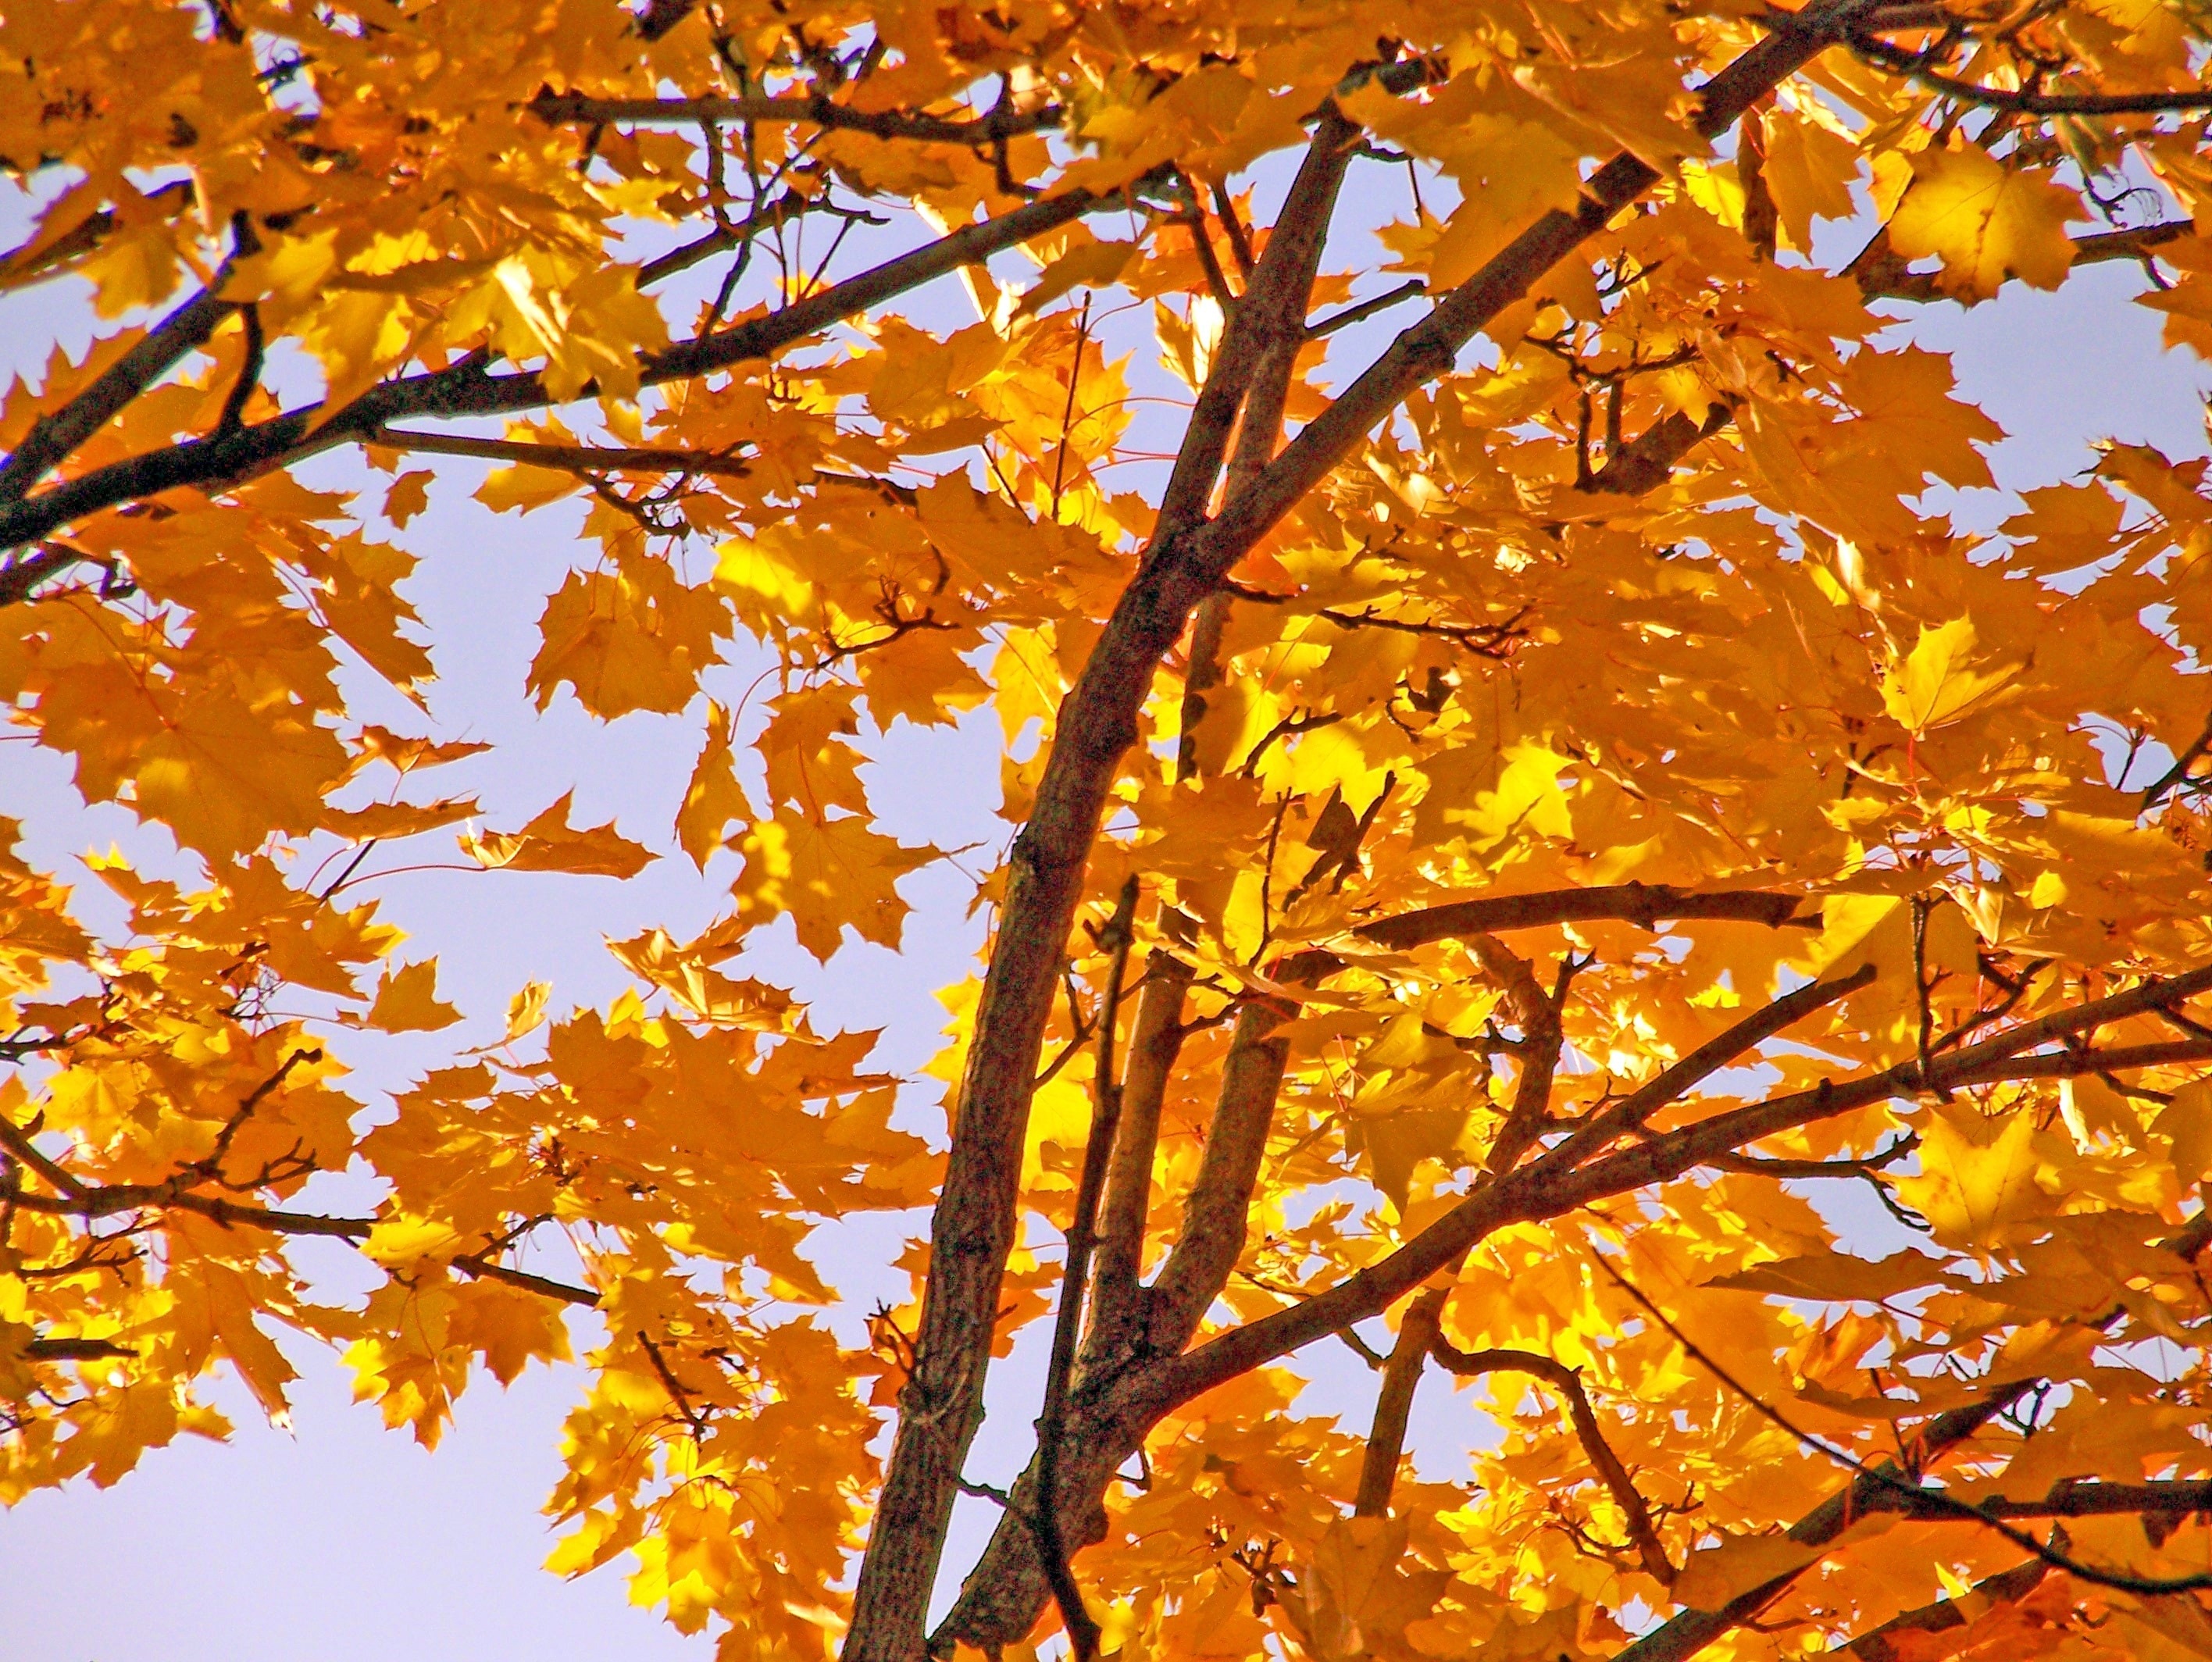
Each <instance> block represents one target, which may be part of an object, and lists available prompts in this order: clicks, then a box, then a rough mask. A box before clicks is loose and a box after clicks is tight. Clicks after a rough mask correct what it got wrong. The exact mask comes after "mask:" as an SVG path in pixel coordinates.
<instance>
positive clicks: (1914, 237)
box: [1889, 147, 2081, 300]
mask: <svg viewBox="0 0 2212 1662" xmlns="http://www.w3.org/2000/svg"><path fill="white" fill-rule="evenodd" d="M2080 215H2081V197H2078V196H2077V195H2075V192H2073V191H2069V190H2068V189H2067V188H2066V187H2065V186H2064V185H2053V184H2052V183H2051V181H2050V180H2049V179H2047V178H2045V177H2043V176H2041V175H2039V174H2034V173H2023V172H2021V171H2020V170H2019V169H2017V168H2013V167H2006V166H2005V165H2004V164H2003V163H2002V162H1999V161H1994V160H1992V159H1991V158H1990V156H1989V155H1987V154H1986V153H1985V152H1984V151H1981V150H1978V149H1972V148H1971V147H1969V148H1967V149H1960V150H1923V152H1921V153H1920V154H1919V155H1916V156H1915V157H1913V158H1912V188H1911V190H1910V191H1906V192H1905V200H1904V201H1903V202H1902V203H1899V204H1898V209H1897V212H1896V214H1895V215H1893V217H1892V218H1891V220H1890V221H1889V240H1890V245H1891V246H1893V247H1894V248H1895V249H1896V250H1897V252H1899V253H1900V254H1902V255H1904V256H1905V258H1907V259H1920V258H1926V257H1928V256H1930V255H1932V256H1934V257H1936V258H1939V259H1941V260H1942V262H1943V274H1942V279H1941V281H1942V286H1943V287H1944V288H1947V289H1948V290H1949V291H1950V292H1952V293H1953V294H1963V295H1972V296H1973V297H1974V298H1976V299H1978V300H1987V299H1988V298H1989V297H1990V295H1992V294H1996V292H1997V290H1998V288H2000V287H2002V284H2003V282H2004V280H2005V279H2006V278H2007V277H2018V278H2020V279H2021V281H2023V282H2027V283H2030V284H2033V286H2034V287H2035V288H2057V287H2058V285H2059V284H2060V283H2061V282H2063V281H2064V280H2065V277H2066V272H2067V269H2068V268H2069V266H2070V265H2072V264H2073V262H2074V240H2073V239H2072V238H2071V237H2069V236H2068V235H2067V234H2066V227H2067V224H2068V222H2069V221H2072V220H2074V219H2076V218H2078V217H2080Z"/></svg>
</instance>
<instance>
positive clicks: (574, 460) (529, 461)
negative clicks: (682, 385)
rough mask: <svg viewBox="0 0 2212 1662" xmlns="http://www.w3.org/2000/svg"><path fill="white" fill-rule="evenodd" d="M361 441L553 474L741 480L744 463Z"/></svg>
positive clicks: (391, 437) (450, 436) (514, 445)
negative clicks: (667, 475) (693, 475)
mask: <svg viewBox="0 0 2212 1662" xmlns="http://www.w3.org/2000/svg"><path fill="white" fill-rule="evenodd" d="M367 442H368V443H369V444H372V445H378V446H384V447H386V448H387V449H392V450H406V451H419V452H422V453H424V454H426V455H433V456H468V457H473V458H477V459H478V460H481V461H487V462H506V463H509V464H513V465H514V466H516V467H536V468H549V469H551V470H553V471H555V472H557V473H578V474H591V473H701V474H708V475H712V476H715V477H718V478H725V479H742V478H744V476H746V475H748V474H749V473H750V472H751V471H752V468H751V466H750V464H748V463H746V462H745V461H744V460H743V459H742V458H738V457H736V456H732V455H731V454H729V453H728V452H717V451H697V450H674V449H669V450H661V449H654V448H652V447H650V446H630V445H541V444H536V443H528V444H526V443H520V442H517V441H515V440H509V439H471V438H469V437H466V436H465V435H464V434H458V433H413V432H409V431H406V430H404V429H402V428H389V427H384V428H377V430H376V431H375V432H374V433H372V434H369V435H368V440H367Z"/></svg>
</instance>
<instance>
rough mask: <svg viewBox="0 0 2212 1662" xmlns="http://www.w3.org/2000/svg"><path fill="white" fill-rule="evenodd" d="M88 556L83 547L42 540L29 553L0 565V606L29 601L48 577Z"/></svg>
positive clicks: (87, 559) (60, 572) (89, 558)
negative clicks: (32, 593) (72, 546)
mask: <svg viewBox="0 0 2212 1662" xmlns="http://www.w3.org/2000/svg"><path fill="white" fill-rule="evenodd" d="M91 558H92V555H89V554H88V553H86V552H85V551H84V550H83V549H76V548H71V547H70V545H69V544H68V543H42V544H41V545H40V546H39V547H38V548H36V549H32V550H31V551H30V552H29V553H28V554H24V555H17V556H16V557H15V558H14V559H12V560H10V561H8V562H7V564H5V565H0V606H12V605H14V604H16V603H17V602H18V601H22V600H28V599H29V598H30V597H31V591H33V590H34V589H36V588H37V587H38V586H39V585H40V584H41V583H43V582H45V581H46V579H48V578H50V577H58V576H60V575H61V574H62V573H64V572H65V571H69V570H70V569H72V568H73V567H77V566H80V565H82V564H84V563H85V562H86V561H89V560H91Z"/></svg>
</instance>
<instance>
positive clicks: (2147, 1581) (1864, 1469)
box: [1595, 1254, 2212, 1596]
mask: <svg viewBox="0 0 2212 1662" xmlns="http://www.w3.org/2000/svg"><path fill="white" fill-rule="evenodd" d="M1595 1261H1596V1264H1597V1266H1598V1268H1599V1269H1601V1270H1602V1271H1604V1272H1605V1273H1606V1274H1607V1276H1608V1277H1611V1278H1612V1280H1613V1283H1614V1284H1615V1285H1616V1286H1618V1287H1619V1288H1620V1289H1621V1291H1623V1292H1625V1293H1626V1294H1627V1295H1629V1296H1630V1297H1631V1298H1632V1299H1634V1300H1635V1301H1636V1302H1637V1303H1638V1305H1640V1306H1641V1307H1643V1308H1644V1312H1645V1313H1647V1314H1649V1315H1650V1318H1651V1319H1653V1320H1654V1321H1656V1322H1657V1323H1658V1324H1659V1325H1660V1326H1661V1327H1662V1328H1664V1329H1665V1330H1666V1331H1667V1333H1668V1337H1671V1338H1672V1339H1673V1340H1674V1343H1675V1344H1679V1345H1680V1346H1681V1347H1682V1350H1683V1351H1684V1352H1685V1353H1686V1355H1688V1356H1690V1357H1691V1359H1692V1360H1693V1361H1694V1362H1697V1363H1698V1365H1699V1367H1701V1368H1704V1369H1705V1371H1706V1372H1707V1373H1709V1374H1711V1375H1712V1376H1713V1377H1714V1378H1715V1379H1716V1380H1719V1381H1720V1382H1721V1383H1722V1384H1723V1385H1724V1386H1727V1387H1728V1389H1729V1391H1730V1392H1732V1393H1733V1394H1735V1396H1736V1397H1738V1398H1741V1400H1742V1402H1743V1404H1744V1405H1745V1406H1746V1407H1747V1408H1749V1409H1751V1410H1753V1412H1754V1413H1756V1414H1758V1415H1759V1416H1760V1417H1761V1418H1763V1419H1765V1420H1767V1421H1769V1422H1771V1423H1772V1424H1774V1425H1775V1426H1776V1427H1777V1428H1779V1429H1780V1430H1782V1431H1784V1432H1785V1433H1787V1434H1788V1435H1790V1436H1792V1437H1794V1438H1796V1440H1797V1441H1798V1442H1799V1443H1800V1444H1802V1446H1803V1447H1806V1448H1808V1449H1809V1450H1811V1451H1813V1452H1814V1453H1819V1454H1821V1455H1823V1456H1825V1457H1826V1458H1827V1459H1830V1460H1832V1461H1834V1462H1835V1463H1836V1464H1837V1465H1839V1466H1841V1467H1843V1468H1844V1470H1845V1471H1849V1472H1850V1473H1852V1474H1853V1475H1854V1477H1857V1478H1861V1479H1866V1478H1871V1479H1873V1480H1874V1481H1875V1494H1874V1495H1873V1496H1871V1497H1870V1504H1869V1507H1868V1510H1869V1511H1881V1510H1886V1509H1887V1508H1888V1507H1890V1506H1892V1505H1893V1504H1894V1505H1895V1506H1896V1507H1897V1508H1898V1509H1899V1510H1900V1511H1902V1512H1904V1513H1905V1515H1907V1516H1909V1517H1913V1518H1929V1519H1942V1520H1944V1521H1949V1522H1958V1523H1970V1524H1978V1525H1980V1526H1982V1527H1983V1528H1984V1529H1988V1530H1991V1531H1993V1532H1996V1534H1999V1535H2001V1536H2002V1537H2003V1538H2005V1539H2006V1540H2008V1541H2009V1542H2011V1543H2012V1544H2014V1545H2015V1546H2016V1547H2019V1548H2021V1550H2024V1551H2027V1552H2032V1553H2033V1554H2034V1555H2035V1556H2037V1557H2038V1558H2040V1559H2041V1560H2042V1561H2043V1562H2045V1563H2047V1564H2049V1565H2050V1566H2051V1568H2054V1569H2063V1570H2064V1571H2065V1572H2066V1573H2067V1574H2069V1575H2071V1576H2073V1577H2074V1578H2075V1580H2082V1581H2087V1582H2088V1583H2089V1584H2090V1585H2091V1586H2100V1587H2110V1588H2112V1589H2114V1590H2116V1591H2118V1592H2134V1593H2141V1594H2143V1595H2146V1596H2156V1595H2160V1594H2165V1593H2175V1592H2201V1591H2203V1589H2205V1588H2208V1587H2212V1574H2198V1575H2177V1576H2164V1577H2161V1576H2145V1575H2135V1574H2129V1573H2127V1572H2125V1571H2120V1570H2109V1569H2106V1568H2103V1567H2101V1566H2100V1565H2096V1564H2089V1563H2084V1562H2082V1561H2081V1560H2080V1559H2078V1558H2075V1557H2074V1556H2071V1555H2070V1554H2068V1553H2064V1552H2061V1551H2060V1550H2058V1549H2057V1548H2056V1547H2051V1546H2045V1545H2044V1544H2042V1543H2041V1542H2039V1541H2038V1540H2037V1539H2036V1538H2034V1537H2033V1535H2030V1534H2028V1533H2027V1532H2026V1531H2024V1530H2017V1529H2015V1528H2013V1527H2012V1526H2010V1525H2009V1524H2007V1523H2005V1522H2004V1521H2002V1519H2003V1515H2004V1514H2002V1513H2000V1512H1998V1511H1996V1509H1994V1508H1993V1507H1990V1506H1987V1505H1974V1504H1972V1503H1970V1502H1968V1501H1962V1500H1960V1499H1959V1498H1958V1497H1957V1496H1956V1495H1951V1494H1949V1493H1948V1492H1946V1491H1945V1490H1943V1489H1929V1488H1925V1487H1923V1486H1922V1485H1921V1484H1920V1483H1917V1482H1916V1481H1914V1480H1912V1479H1911V1478H1908V1477H1903V1476H1901V1475H1899V1474H1897V1473H1895V1472H1893V1471H1891V1470H1890V1469H1889V1468H1888V1467H1887V1465H1884V1466H1879V1467H1876V1466H1869V1465H1867V1464H1866V1463H1865V1462H1864V1461H1863V1460H1861V1459H1859V1458H1858V1457H1857V1455H1855V1454H1853V1453H1850V1451H1849V1450H1848V1449H1844V1448H1840V1447H1837V1446H1836V1445H1835V1444H1834V1443H1832V1442H1830V1441H1827V1439H1826V1438H1825V1437H1817V1436H1815V1435H1813V1434H1812V1433H1811V1432H1809V1431H1807V1430H1805V1429H1803V1428H1802V1427H1800V1426H1798V1425H1796V1424H1795V1423H1794V1422H1791V1421H1790V1418H1789V1417H1788V1416H1786V1415H1784V1413H1783V1412H1782V1410H1780V1409H1778V1408H1777V1407H1775V1405H1774V1404H1772V1403H1770V1402H1768V1401H1766V1400H1765V1398H1761V1397H1759V1395H1758V1394H1757V1393H1756V1392H1753V1391H1751V1390H1750V1389H1749V1388H1747V1386H1745V1385H1744V1384H1743V1383H1742V1382H1741V1380H1738V1379H1736V1377H1735V1375H1734V1374H1731V1373H1729V1370H1728V1369H1727V1368H1723V1366H1722V1365H1721V1364H1720V1362H1717V1361H1716V1360H1715V1359H1714V1358H1713V1357H1712V1356H1711V1355H1710V1354H1708V1353H1707V1352H1706V1351H1705V1350H1702V1349H1700V1348H1699V1346H1698V1345H1697V1344H1696V1343H1694V1342H1693V1341H1692V1339H1691V1338H1690V1337H1689V1336H1688V1335H1687V1334H1686V1333H1685V1332H1683V1331H1682V1330H1681V1329H1680V1327H1679V1326H1677V1325H1675V1324H1674V1321H1673V1320H1672V1319H1669V1318H1668V1315H1667V1313H1665V1312H1664V1311H1662V1310H1661V1309H1660V1308H1659V1307H1658V1306H1657V1305H1656V1304H1654V1303H1653V1302H1652V1301H1650V1299H1649V1298H1647V1297H1646V1296H1645V1295H1644V1294H1643V1293H1642V1292H1640V1291H1638V1289H1637V1288H1636V1286H1635V1285H1634V1284H1633V1283H1631V1282H1630V1281H1629V1280H1628V1278H1627V1277H1625V1276H1623V1275H1622V1274H1621V1273H1620V1271H1619V1270H1617V1269H1615V1268H1614V1267H1613V1265H1612V1264H1611V1263H1610V1262H1608V1261H1607V1259H1605V1257H1604V1256H1603V1255H1602V1254H1600V1255H1598V1256H1597V1258H1596V1260H1595ZM2117 1487H2118V1488H2120V1489H2125V1490H2129V1491H2136V1490H2139V1489H2148V1488H2149V1487H2151V1486H2150V1485H2147V1484H2146V1485H2137V1484H2122V1485H2118V1486H2117ZM2184 1487H2185V1489H2186V1490H2187V1491H2188V1495H2189V1497H2190V1498H2191V1499H2192V1500H2194V1501H2199V1502H2201V1501H2203V1500H2205V1499H2206V1498H2207V1497H2208V1496H2212V1485H2206V1484H2189V1485H2185V1486H2184ZM2181 1509H2182V1510H2183V1511H2185V1512H2193V1511H2196V1510H2197V1509H2198V1507H2197V1506H2196V1505H2190V1506H2185V1507H2182V1508H2181ZM2124 1510H2128V1511H2140V1510H2142V1507H2140V1506H2136V1507H2126V1508H2124ZM2029 1515H2033V1516H2038V1517H2048V1516H2051V1513H2045V1512H2038V1513H2032V1514H2029ZM2075 1515H2083V1514H2078V1513H2077V1514H2075Z"/></svg>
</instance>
